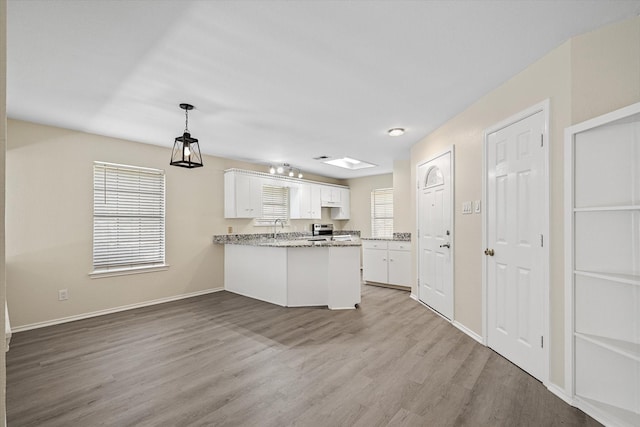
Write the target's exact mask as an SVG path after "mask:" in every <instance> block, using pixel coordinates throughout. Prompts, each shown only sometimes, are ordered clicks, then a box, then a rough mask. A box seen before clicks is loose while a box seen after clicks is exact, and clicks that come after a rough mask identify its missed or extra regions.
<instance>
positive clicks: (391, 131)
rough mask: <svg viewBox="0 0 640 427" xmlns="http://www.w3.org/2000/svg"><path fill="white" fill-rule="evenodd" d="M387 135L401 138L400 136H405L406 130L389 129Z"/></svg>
mask: <svg viewBox="0 0 640 427" xmlns="http://www.w3.org/2000/svg"><path fill="white" fill-rule="evenodd" d="M387 133H388V134H389V135H390V136H400V135H402V134H404V129H403V128H392V129H389V130H388V131H387Z"/></svg>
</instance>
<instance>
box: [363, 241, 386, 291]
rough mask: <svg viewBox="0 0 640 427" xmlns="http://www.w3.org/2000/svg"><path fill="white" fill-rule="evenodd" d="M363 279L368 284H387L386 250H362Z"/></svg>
mask: <svg viewBox="0 0 640 427" xmlns="http://www.w3.org/2000/svg"><path fill="white" fill-rule="evenodd" d="M362 278H363V279H364V280H365V281H367V282H378V283H387V280H388V276H387V251H386V249H367V248H364V249H363V250H362Z"/></svg>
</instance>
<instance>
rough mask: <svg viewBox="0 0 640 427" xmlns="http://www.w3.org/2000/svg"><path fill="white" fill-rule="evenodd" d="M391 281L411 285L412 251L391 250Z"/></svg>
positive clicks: (396, 283)
mask: <svg viewBox="0 0 640 427" xmlns="http://www.w3.org/2000/svg"><path fill="white" fill-rule="evenodd" d="M388 255H389V258H388V259H389V283H390V284H392V285H401V286H411V252H409V251H395V250H391V249H390V250H389V254H388Z"/></svg>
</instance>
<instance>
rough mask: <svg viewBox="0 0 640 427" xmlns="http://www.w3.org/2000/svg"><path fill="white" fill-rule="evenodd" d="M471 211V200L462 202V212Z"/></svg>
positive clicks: (467, 212) (466, 213) (468, 212)
mask: <svg viewBox="0 0 640 427" xmlns="http://www.w3.org/2000/svg"><path fill="white" fill-rule="evenodd" d="M471 212H472V210H471V202H462V214H463V215H469V214H470V213H471Z"/></svg>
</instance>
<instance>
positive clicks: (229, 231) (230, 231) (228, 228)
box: [227, 226, 233, 234]
mask: <svg viewBox="0 0 640 427" xmlns="http://www.w3.org/2000/svg"><path fill="white" fill-rule="evenodd" d="M227 233H228V234H231V233H233V227H231V226H229V227H227Z"/></svg>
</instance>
